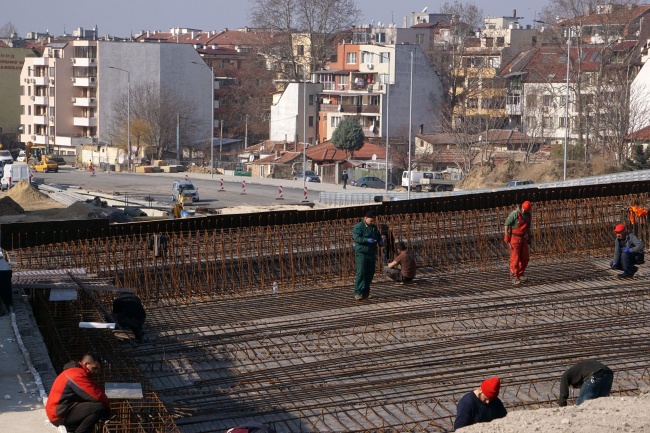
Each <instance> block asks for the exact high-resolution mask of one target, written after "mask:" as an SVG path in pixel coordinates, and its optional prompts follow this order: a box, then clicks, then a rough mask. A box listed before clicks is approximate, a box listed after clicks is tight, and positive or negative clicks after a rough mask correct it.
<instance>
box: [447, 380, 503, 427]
mask: <svg viewBox="0 0 650 433" xmlns="http://www.w3.org/2000/svg"><path fill="white" fill-rule="evenodd" d="M500 389H501V380H500V379H499V378H498V377H492V378H490V379H486V380H484V381H483V382H481V386H479V387H478V388H476V389H475V390H474V391H472V392H468V393H467V394H465V395H464V396H463V397H462V398H461V399H460V400H459V401H458V406H457V407H456V420H455V421H454V428H455V429H459V428H462V427H467V426H468V425H472V424H478V423H481V422H490V421H492V420H493V419H497V418H503V417H505V416H506V415H507V413H508V411H507V410H506V408H505V407H504V406H503V403H502V402H501V400H499V390H500Z"/></svg>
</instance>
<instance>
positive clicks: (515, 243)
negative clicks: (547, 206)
mask: <svg viewBox="0 0 650 433" xmlns="http://www.w3.org/2000/svg"><path fill="white" fill-rule="evenodd" d="M532 210H533V204H532V203H531V202H529V201H525V202H523V203H522V204H521V206H517V209H516V210H514V211H512V212H511V213H510V215H508V218H506V222H505V227H504V228H505V233H504V237H503V241H504V242H505V243H506V244H508V247H509V248H510V276H511V277H512V282H513V284H521V283H523V282H525V281H526V280H528V278H527V277H526V276H524V272H525V271H526V266H528V259H529V256H528V244H530V243H532V242H533V235H532V233H531V219H532V217H531V212H532Z"/></svg>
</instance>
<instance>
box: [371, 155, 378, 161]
mask: <svg viewBox="0 0 650 433" xmlns="http://www.w3.org/2000/svg"><path fill="white" fill-rule="evenodd" d="M372 160H373V161H377V155H376V154H374V153H373V154H372Z"/></svg>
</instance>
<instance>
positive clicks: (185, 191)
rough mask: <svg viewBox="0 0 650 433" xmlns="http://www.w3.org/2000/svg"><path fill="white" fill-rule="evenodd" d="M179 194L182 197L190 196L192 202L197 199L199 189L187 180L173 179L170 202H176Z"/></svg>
mask: <svg viewBox="0 0 650 433" xmlns="http://www.w3.org/2000/svg"><path fill="white" fill-rule="evenodd" d="M181 194H182V196H183V198H185V197H188V196H189V197H191V200H192V202H195V201H199V189H198V188H195V187H194V184H193V183H192V182H191V181H189V180H175V181H174V183H172V202H173V203H176V201H177V200H178V197H180V196H181Z"/></svg>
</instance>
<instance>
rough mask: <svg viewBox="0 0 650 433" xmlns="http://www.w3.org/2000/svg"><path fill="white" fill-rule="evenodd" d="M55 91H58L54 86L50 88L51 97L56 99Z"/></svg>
mask: <svg viewBox="0 0 650 433" xmlns="http://www.w3.org/2000/svg"><path fill="white" fill-rule="evenodd" d="M54 89H56V87H54V86H53V87H50V96H51V97H54Z"/></svg>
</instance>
